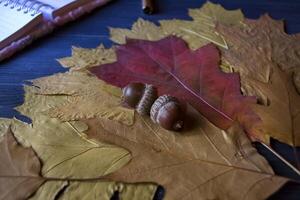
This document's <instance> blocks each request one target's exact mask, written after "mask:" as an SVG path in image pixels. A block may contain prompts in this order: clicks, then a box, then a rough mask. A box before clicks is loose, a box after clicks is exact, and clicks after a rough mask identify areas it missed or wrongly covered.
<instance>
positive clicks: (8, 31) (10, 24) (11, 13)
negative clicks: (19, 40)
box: [0, 3, 41, 48]
mask: <svg viewBox="0 0 300 200" xmlns="http://www.w3.org/2000/svg"><path fill="white" fill-rule="evenodd" d="M40 15H41V14H36V15H34V16H31V14H30V13H27V14H24V11H22V10H21V11H17V10H16V9H11V8H10V6H9V5H8V6H4V4H3V3H2V4H0V27H1V28H0V48H1V46H3V45H4V44H2V43H3V41H4V40H5V39H7V38H8V37H9V36H12V35H13V34H14V33H16V32H17V31H20V30H21V29H23V28H24V27H25V26H27V25H28V24H31V26H34V25H36V24H37V23H38V22H37V21H36V23H35V22H34V21H35V20H34V19H35V18H38V17H40ZM30 22H32V23H30ZM26 28H29V27H26ZM23 33H24V32H23Z"/></svg>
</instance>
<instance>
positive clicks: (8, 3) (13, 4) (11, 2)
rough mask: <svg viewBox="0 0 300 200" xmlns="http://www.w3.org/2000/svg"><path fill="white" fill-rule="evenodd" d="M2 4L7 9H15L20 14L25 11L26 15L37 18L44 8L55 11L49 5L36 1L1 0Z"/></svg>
mask: <svg viewBox="0 0 300 200" xmlns="http://www.w3.org/2000/svg"><path fill="white" fill-rule="evenodd" d="M1 4H2V5H3V6H5V7H9V8H10V9H15V10H16V11H18V12H21V11H23V13H24V14H30V15H31V16H35V15H36V14H38V13H40V9H41V8H42V7H47V8H50V9H54V8H53V7H52V6H50V5H48V4H44V3H41V2H39V1H35V0H0V5H1Z"/></svg>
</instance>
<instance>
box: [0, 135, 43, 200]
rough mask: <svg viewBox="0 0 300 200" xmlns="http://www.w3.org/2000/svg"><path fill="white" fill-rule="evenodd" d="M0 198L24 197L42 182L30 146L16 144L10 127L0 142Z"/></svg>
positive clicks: (8, 199) (38, 162)
mask: <svg viewBox="0 0 300 200" xmlns="http://www.w3.org/2000/svg"><path fill="white" fill-rule="evenodd" d="M0 161H1V162H0V199H5V200H14V199H26V198H27V197H29V196H30V195H31V194H32V193H34V192H35V191H36V189H37V188H39V186H40V185H41V184H42V183H43V182H44V179H43V178H42V177H41V176H40V175H39V172H40V168H41V164H40V161H39V159H38V158H37V157H36V155H35V153H34V151H33V150H32V148H24V147H22V146H20V145H19V144H18V142H17V141H16V139H15V138H14V136H13V134H12V132H11V130H10V129H8V131H7V133H6V134H5V135H4V138H3V140H2V141H1V143H0Z"/></svg>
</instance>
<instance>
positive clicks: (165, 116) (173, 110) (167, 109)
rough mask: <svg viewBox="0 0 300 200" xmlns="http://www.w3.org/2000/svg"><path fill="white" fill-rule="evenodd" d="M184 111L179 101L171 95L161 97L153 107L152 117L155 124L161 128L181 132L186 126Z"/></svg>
mask: <svg viewBox="0 0 300 200" xmlns="http://www.w3.org/2000/svg"><path fill="white" fill-rule="evenodd" d="M184 115H185V112H184V109H183V106H182V105H181V104H180V102H179V100H178V99H177V98H175V97H172V96H170V95H163V96H160V97H159V98H158V99H157V100H156V101H155V102H154V104H153V105H152V107H151V111H150V117H151V119H152V121H153V122H155V123H158V124H159V125H160V126H161V127H163V128H165V129H167V130H172V131H180V130H181V129H183V125H184V120H183V119H184Z"/></svg>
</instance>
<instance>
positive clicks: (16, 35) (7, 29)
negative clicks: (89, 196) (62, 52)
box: [0, 0, 110, 61]
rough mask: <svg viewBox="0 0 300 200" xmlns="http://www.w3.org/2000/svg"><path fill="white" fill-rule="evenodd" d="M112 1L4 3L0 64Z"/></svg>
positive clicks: (17, 0) (0, 19)
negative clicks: (58, 29)
mask: <svg viewBox="0 0 300 200" xmlns="http://www.w3.org/2000/svg"><path fill="white" fill-rule="evenodd" d="M108 1H110V0H0V61H1V60H3V59H4V58H6V57H9V56H11V55H12V54H13V53H15V52H16V51H18V50H20V49H22V48H24V47H25V46H26V45H28V44H30V43H31V42H32V41H33V40H34V39H36V38H38V37H41V36H43V35H45V34H47V33H49V32H51V31H52V30H53V28H55V27H56V26H59V25H63V24H65V23H67V22H69V21H72V20H75V19H77V18H78V17H79V16H81V15H83V14H85V13H88V12H90V11H91V10H93V9H94V8H96V7H99V6H102V5H104V4H105V3H107V2H108Z"/></svg>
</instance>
